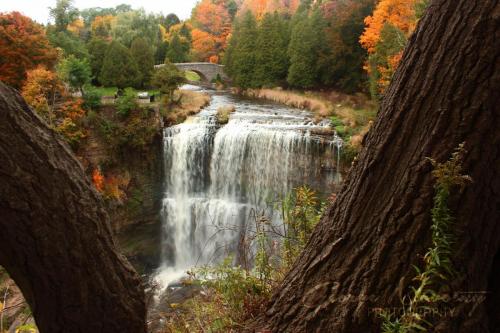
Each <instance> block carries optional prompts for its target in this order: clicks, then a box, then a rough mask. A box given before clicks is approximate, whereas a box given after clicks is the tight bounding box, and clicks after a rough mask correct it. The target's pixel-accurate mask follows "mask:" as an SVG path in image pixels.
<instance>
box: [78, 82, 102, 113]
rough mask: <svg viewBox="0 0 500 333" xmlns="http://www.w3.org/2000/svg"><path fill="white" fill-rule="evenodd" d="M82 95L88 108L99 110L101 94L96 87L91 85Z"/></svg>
mask: <svg viewBox="0 0 500 333" xmlns="http://www.w3.org/2000/svg"><path fill="white" fill-rule="evenodd" d="M82 97H83V107H84V108H85V109H86V110H97V109H99V107H100V106H101V94H100V93H99V91H98V90H97V89H96V88H94V87H92V86H90V85H89V86H86V87H85V88H84V89H83V96H82Z"/></svg>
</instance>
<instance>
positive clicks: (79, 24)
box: [67, 18, 85, 36]
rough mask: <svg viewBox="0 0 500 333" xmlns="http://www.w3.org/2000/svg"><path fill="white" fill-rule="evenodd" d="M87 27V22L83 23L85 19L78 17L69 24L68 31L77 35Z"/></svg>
mask: <svg viewBox="0 0 500 333" xmlns="http://www.w3.org/2000/svg"><path fill="white" fill-rule="evenodd" d="M84 28H85V23H83V20H82V19H81V18H78V19H76V20H74V21H73V22H71V23H70V24H68V28H67V29H68V31H69V32H71V33H72V34H73V35H75V36H80V34H81V33H82V30H83V29H84Z"/></svg>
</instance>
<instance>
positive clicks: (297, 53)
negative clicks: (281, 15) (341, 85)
mask: <svg viewBox="0 0 500 333" xmlns="http://www.w3.org/2000/svg"><path fill="white" fill-rule="evenodd" d="M295 16H296V17H295V18H294V22H293V28H292V35H291V38H290V45H289V47H288V55H289V56H290V68H289V69H288V77H287V81H288V83H289V84H290V85H291V86H294V87H298V88H312V87H315V86H317V85H318V84H319V83H320V82H319V77H320V72H321V70H322V69H323V67H324V66H325V63H326V59H327V51H328V49H327V42H326V39H325V34H324V29H325V26H326V24H325V21H324V18H323V15H322V13H321V11H320V10H319V9H316V10H314V11H313V12H312V14H311V15H310V16H308V15H307V13H306V12H300V13H297V14H296V15H295Z"/></svg>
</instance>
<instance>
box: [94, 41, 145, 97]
mask: <svg viewBox="0 0 500 333" xmlns="http://www.w3.org/2000/svg"><path fill="white" fill-rule="evenodd" d="M138 76H139V70H138V68H137V64H136V63H135V61H134V59H133V58H132V55H131V54H130V51H129V49H127V48H126V47H125V46H123V44H121V43H119V42H116V41H113V42H111V43H110V44H109V46H108V49H107V51H106V56H105V57H104V61H103V64H102V69H101V74H100V77H99V81H100V82H101V83H102V84H103V85H104V86H107V87H112V86H116V87H118V88H126V87H131V86H136V85H137V83H138V80H137V78H138Z"/></svg>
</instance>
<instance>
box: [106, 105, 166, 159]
mask: <svg viewBox="0 0 500 333" xmlns="http://www.w3.org/2000/svg"><path fill="white" fill-rule="evenodd" d="M153 114H154V113H153V112H151V111H150V110H142V109H139V108H136V109H132V110H131V111H129V113H128V116H127V117H126V118H125V117H122V119H121V121H113V120H109V119H106V118H104V117H102V116H98V117H97V118H98V119H97V121H98V123H99V126H98V130H99V133H100V135H101V136H102V138H103V139H104V140H105V141H106V143H107V145H108V148H109V149H110V150H111V151H119V152H127V151H130V150H138V151H141V150H142V151H147V150H148V147H149V146H150V144H151V142H152V141H153V139H154V137H155V135H156V134H157V133H158V124H157V123H156V122H155V119H154V117H153Z"/></svg>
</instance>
